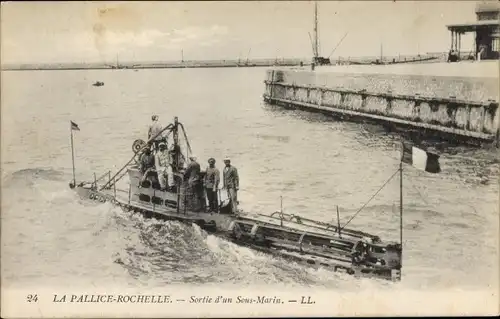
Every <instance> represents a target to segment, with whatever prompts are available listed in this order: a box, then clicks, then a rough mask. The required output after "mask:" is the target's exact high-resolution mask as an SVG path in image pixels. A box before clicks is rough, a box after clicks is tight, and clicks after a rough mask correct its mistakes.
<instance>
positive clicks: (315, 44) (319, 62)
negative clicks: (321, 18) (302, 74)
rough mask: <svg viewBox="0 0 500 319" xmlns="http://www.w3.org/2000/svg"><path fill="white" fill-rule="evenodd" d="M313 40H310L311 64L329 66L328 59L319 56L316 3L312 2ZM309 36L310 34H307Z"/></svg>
mask: <svg viewBox="0 0 500 319" xmlns="http://www.w3.org/2000/svg"><path fill="white" fill-rule="evenodd" d="M313 31H314V35H313V36H314V39H313V40H312V42H313V43H312V47H313V55H314V57H313V63H314V64H315V65H325V64H330V59H329V58H324V57H321V56H319V51H320V50H319V36H318V1H314V30H313ZM309 35H310V34H309Z"/></svg>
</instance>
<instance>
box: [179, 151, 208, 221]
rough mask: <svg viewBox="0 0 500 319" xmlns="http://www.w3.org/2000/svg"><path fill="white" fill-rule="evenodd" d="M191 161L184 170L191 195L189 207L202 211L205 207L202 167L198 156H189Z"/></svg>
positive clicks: (188, 192) (188, 191)
mask: <svg viewBox="0 0 500 319" xmlns="http://www.w3.org/2000/svg"><path fill="white" fill-rule="evenodd" d="M189 159H190V162H189V164H188V166H187V168H186V171H185V172H184V180H185V181H187V186H188V188H187V194H186V195H188V196H189V199H188V202H189V205H188V207H189V208H190V209H191V210H193V211H200V210H201V209H203V208H204V207H205V198H204V196H203V184H202V181H201V179H200V174H201V167H200V164H198V162H197V161H196V156H194V155H191V156H190V157H189Z"/></svg>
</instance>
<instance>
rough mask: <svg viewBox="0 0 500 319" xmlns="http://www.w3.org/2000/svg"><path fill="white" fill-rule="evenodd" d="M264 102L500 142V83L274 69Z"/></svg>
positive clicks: (494, 81)
mask: <svg viewBox="0 0 500 319" xmlns="http://www.w3.org/2000/svg"><path fill="white" fill-rule="evenodd" d="M265 83H266V91H265V94H264V99H265V100H266V101H267V102H268V103H271V104H279V105H284V106H288V107H298V108H304V109H309V110H317V111H321V112H326V113H331V114H333V115H339V116H341V117H342V118H345V119H357V120H359V119H361V120H369V121H374V122H379V123H383V124H389V125H391V126H403V127H406V128H414V129H416V130H417V131H423V132H425V133H426V134H428V133H431V135H432V134H434V135H442V134H439V133H443V135H445V136H447V137H451V138H453V139H455V138H464V139H466V140H475V141H476V142H488V141H490V142H495V143H498V138H499V123H500V109H499V107H498V90H499V87H498V86H499V83H498V78H495V77H484V78H481V77H443V76H429V75H402V74H363V73H357V74H354V73H351V74H349V73H338V72H332V73H328V72H316V71H303V70H283V69H281V70H268V71H267V75H266V80H265Z"/></svg>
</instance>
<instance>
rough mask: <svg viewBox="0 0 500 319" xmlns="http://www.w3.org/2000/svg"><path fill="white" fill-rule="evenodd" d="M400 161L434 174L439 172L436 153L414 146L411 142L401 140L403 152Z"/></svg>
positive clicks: (439, 167)
mask: <svg viewBox="0 0 500 319" xmlns="http://www.w3.org/2000/svg"><path fill="white" fill-rule="evenodd" d="M401 161H402V162H403V163H406V164H409V165H412V166H413V167H415V168H418V169H421V170H424V171H426V172H429V173H434V174H436V173H439V172H441V166H440V165H439V155H438V154H435V153H432V152H429V151H427V150H424V149H422V148H418V147H415V146H413V145H412V144H408V143H405V142H403V154H402V157H401Z"/></svg>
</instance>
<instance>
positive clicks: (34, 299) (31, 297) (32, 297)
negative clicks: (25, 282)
mask: <svg viewBox="0 0 500 319" xmlns="http://www.w3.org/2000/svg"><path fill="white" fill-rule="evenodd" d="M26 301H28V302H37V301H38V295H28V296H26Z"/></svg>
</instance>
